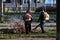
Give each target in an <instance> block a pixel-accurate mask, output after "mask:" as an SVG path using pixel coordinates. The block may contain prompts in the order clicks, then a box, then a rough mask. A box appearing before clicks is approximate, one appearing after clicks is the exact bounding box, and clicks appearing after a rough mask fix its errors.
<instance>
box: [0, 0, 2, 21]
mask: <svg viewBox="0 0 60 40" xmlns="http://www.w3.org/2000/svg"><path fill="white" fill-rule="evenodd" d="M1 4H2V0H0V22H1V14H2V5H1Z"/></svg>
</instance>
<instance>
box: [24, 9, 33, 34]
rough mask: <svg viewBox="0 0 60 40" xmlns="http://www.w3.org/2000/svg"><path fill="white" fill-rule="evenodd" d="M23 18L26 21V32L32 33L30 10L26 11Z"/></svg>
mask: <svg viewBox="0 0 60 40" xmlns="http://www.w3.org/2000/svg"><path fill="white" fill-rule="evenodd" d="M23 20H24V22H25V29H26V34H29V33H31V22H32V16H31V14H30V12H29V10H27V11H26V14H25V15H24V16H23Z"/></svg>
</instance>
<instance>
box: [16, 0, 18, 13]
mask: <svg viewBox="0 0 60 40" xmlns="http://www.w3.org/2000/svg"><path fill="white" fill-rule="evenodd" d="M16 12H18V0H16Z"/></svg>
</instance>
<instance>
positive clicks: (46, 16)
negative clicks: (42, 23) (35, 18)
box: [44, 12, 49, 20]
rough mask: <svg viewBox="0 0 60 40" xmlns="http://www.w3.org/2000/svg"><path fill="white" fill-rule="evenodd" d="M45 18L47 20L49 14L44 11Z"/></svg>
mask: <svg viewBox="0 0 60 40" xmlns="http://www.w3.org/2000/svg"><path fill="white" fill-rule="evenodd" d="M44 14H45V15H44V17H45V20H49V14H48V13H47V12H45V13H44Z"/></svg>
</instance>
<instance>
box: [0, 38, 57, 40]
mask: <svg viewBox="0 0 60 40" xmlns="http://www.w3.org/2000/svg"><path fill="white" fill-rule="evenodd" d="M0 40H56V38H17V39H0Z"/></svg>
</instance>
